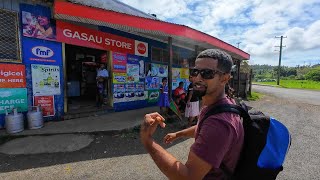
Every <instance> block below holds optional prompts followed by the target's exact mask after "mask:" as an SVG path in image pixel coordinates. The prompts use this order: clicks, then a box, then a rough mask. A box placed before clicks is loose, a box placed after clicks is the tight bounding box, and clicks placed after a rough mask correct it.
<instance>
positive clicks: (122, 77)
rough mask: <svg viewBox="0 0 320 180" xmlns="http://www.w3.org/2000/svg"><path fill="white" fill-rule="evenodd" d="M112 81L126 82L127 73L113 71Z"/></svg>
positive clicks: (116, 82) (115, 82)
mask: <svg viewBox="0 0 320 180" xmlns="http://www.w3.org/2000/svg"><path fill="white" fill-rule="evenodd" d="M112 81H113V83H114V84H124V83H126V82H127V73H113V76H112Z"/></svg>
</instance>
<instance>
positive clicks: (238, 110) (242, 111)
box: [198, 104, 252, 132]
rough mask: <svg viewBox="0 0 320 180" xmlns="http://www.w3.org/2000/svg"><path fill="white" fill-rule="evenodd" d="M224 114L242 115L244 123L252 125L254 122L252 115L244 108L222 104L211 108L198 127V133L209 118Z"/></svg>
mask: <svg viewBox="0 0 320 180" xmlns="http://www.w3.org/2000/svg"><path fill="white" fill-rule="evenodd" d="M223 112H231V113H235V114H238V115H240V117H242V118H243V123H244V124H247V123H249V124H250V123H252V120H251V118H250V115H249V113H248V111H247V110H245V109H244V108H243V107H241V106H238V105H234V104H221V105H217V106H213V107H211V108H210V109H209V110H208V111H207V113H206V114H205V115H204V117H203V118H202V119H201V120H200V122H199V125H198V132H200V129H201V126H202V124H203V122H204V121H205V120H206V119H208V117H209V116H212V115H215V114H219V113H223Z"/></svg>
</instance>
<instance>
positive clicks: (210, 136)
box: [191, 97, 244, 179]
mask: <svg viewBox="0 0 320 180" xmlns="http://www.w3.org/2000/svg"><path fill="white" fill-rule="evenodd" d="M218 104H234V101H233V100H230V99H228V98H226V97H224V98H222V99H220V100H219V101H218V102H217V103H216V104H215V105H218ZM210 107H212V106H210ZM210 107H204V108H203V109H202V110H201V112H200V117H199V119H200V120H202V118H203V117H204V115H205V113H206V112H207V111H208V110H209V109H210ZM198 124H199V122H198ZM243 140H244V131H243V126H242V123H241V121H240V117H239V115H237V114H234V113H229V112H224V113H220V114H215V115H212V116H210V117H208V118H207V119H206V120H205V121H204V122H203V123H202V126H201V128H200V132H198V129H196V136H195V143H194V144H193V145H192V146H191V151H192V152H193V153H195V154H196V155H197V156H198V157H200V158H201V159H203V160H204V161H206V162H207V163H209V164H211V166H212V169H211V170H210V172H209V173H208V174H207V175H206V176H205V178H204V179H223V177H224V174H223V172H222V170H221V169H219V167H220V165H221V163H223V164H224V165H225V166H226V167H227V169H228V170H229V171H231V172H233V171H234V169H235V166H236V163H237V161H238V159H239V156H240V152H241V149H242V145H243Z"/></svg>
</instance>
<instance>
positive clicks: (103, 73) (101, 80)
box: [96, 63, 109, 107]
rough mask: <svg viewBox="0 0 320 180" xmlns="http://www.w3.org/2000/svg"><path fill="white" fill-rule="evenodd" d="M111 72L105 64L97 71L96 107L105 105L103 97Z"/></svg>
mask: <svg viewBox="0 0 320 180" xmlns="http://www.w3.org/2000/svg"><path fill="white" fill-rule="evenodd" d="M108 77H109V72H108V70H107V69H106V67H105V64H103V63H101V64H100V66H99V68H98V69H97V77H96V81H97V95H96V106H97V107H101V106H102V105H103V95H104V93H105V88H106V83H107V79H108Z"/></svg>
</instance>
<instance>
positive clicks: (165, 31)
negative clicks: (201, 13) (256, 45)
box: [54, 1, 250, 60]
mask: <svg viewBox="0 0 320 180" xmlns="http://www.w3.org/2000/svg"><path fill="white" fill-rule="evenodd" d="M54 16H55V18H56V19H61V20H67V21H74V22H80V23H86V24H93V25H98V26H106V27H110V28H114V29H118V30H121V31H125V32H129V33H132V34H137V35H142V36H144V37H149V38H151V39H157V40H160V41H163V42H167V40H168V37H172V38H173V43H174V44H177V45H183V46H185V47H188V48H190V49H194V48H195V46H196V45H198V46H199V47H200V48H203V49H206V48H220V49H223V50H225V51H227V52H229V53H230V54H231V55H232V56H233V57H234V58H236V59H240V60H247V59H249V58H250V55H249V54H248V53H246V52H244V51H242V50H240V49H238V48H236V47H234V46H232V45H230V44H228V43H226V42H224V41H222V40H220V39H218V38H215V37H213V36H210V35H208V34H205V33H203V32H200V31H198V30H195V29H192V28H190V27H187V26H184V25H178V24H173V23H168V22H164V21H160V20H156V19H149V18H144V17H139V16H133V15H128V14H123V13H119V12H114V11H109V10H104V9H99V8H94V7H89V6H85V5H80V4H74V3H70V2H65V1H55V4H54Z"/></svg>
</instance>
